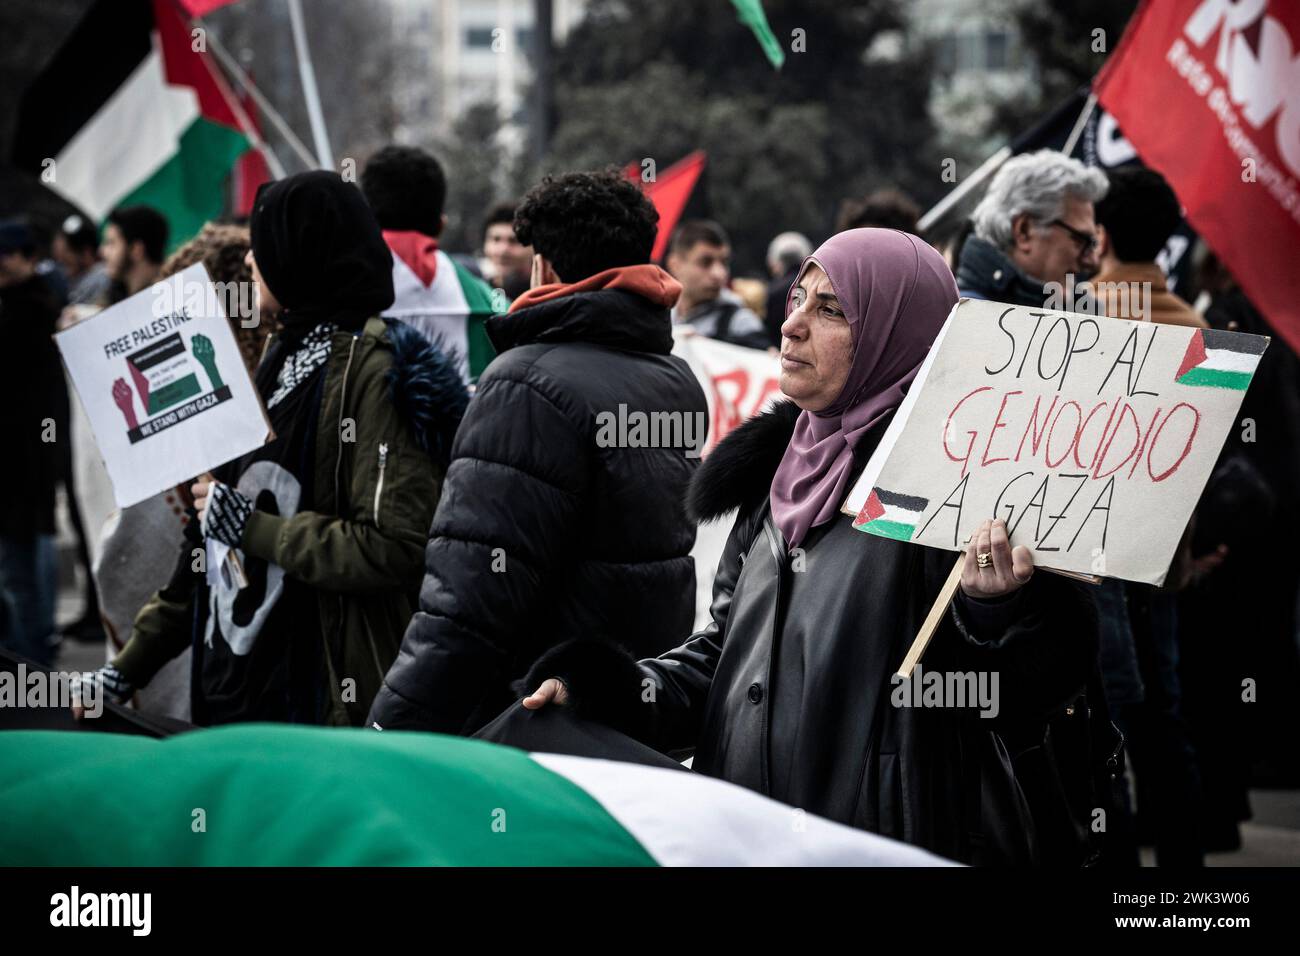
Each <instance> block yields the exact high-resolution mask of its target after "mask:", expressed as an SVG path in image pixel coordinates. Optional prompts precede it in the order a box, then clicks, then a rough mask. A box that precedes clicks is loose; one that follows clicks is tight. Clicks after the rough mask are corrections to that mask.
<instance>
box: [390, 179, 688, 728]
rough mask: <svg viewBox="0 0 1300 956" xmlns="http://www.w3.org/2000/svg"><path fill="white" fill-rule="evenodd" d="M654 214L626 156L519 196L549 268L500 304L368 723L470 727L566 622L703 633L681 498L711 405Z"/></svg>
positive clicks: (604, 636)
mask: <svg viewBox="0 0 1300 956" xmlns="http://www.w3.org/2000/svg"><path fill="white" fill-rule="evenodd" d="M657 220H658V214H657V213H656V212H655V210H654V207H653V205H651V203H650V202H649V200H648V199H646V198H645V196H644V195H643V194H642V192H641V191H640V189H639V188H638V187H637V186H636V184H634V183H631V182H629V181H626V180H624V179H623V178H622V177H621V176H620V175H619V174H618V172H617V171H616V170H606V171H603V172H596V173H570V174H567V175H564V176H560V177H556V178H551V177H548V178H547V179H545V180H543V181H542V183H541V184H540V185H539V186H537V187H536V188H535V189H534V190H533V191H532V192H531V193H530V194H529V195H528V196H527V197H525V199H524V201H523V202H522V203H521V204H520V206H519V208H518V209H517V211H516V214H515V230H516V232H517V233H518V236H519V240H520V241H521V242H523V243H525V244H527V245H531V246H532V247H533V249H534V252H535V257H534V261H533V288H532V289H530V290H529V291H528V292H527V293H525V294H524V295H523V296H521V297H520V299H519V300H518V301H516V302H515V304H514V306H512V308H511V310H510V313H509V314H507V315H499V316H495V317H494V318H492V319H489V320H488V334H489V335H490V337H491V338H492V342H493V344H494V345H495V347H496V349H497V352H498V356H497V358H496V359H495V360H494V361H493V362H492V364H491V365H490V366H488V368H487V369H486V370H485V371H484V373H483V375H482V377H481V378H480V380H479V384H478V391H477V394H476V396H475V398H474V399H473V401H472V402H471V403H470V408H469V411H468V413H467V414H466V416H465V420H464V422H463V423H462V425H461V428H460V431H459V433H458V434H457V437H456V442H455V445H454V446H453V448H452V463H451V467H450V468H449V470H448V472H447V479H446V483H445V485H444V486H443V496H442V500H441V502H440V503H439V506H438V510H437V513H436V514H435V516H434V520H433V528H432V530H431V531H430V540H429V544H428V547H427V549H426V552H425V562H426V574H425V578H424V586H423V588H422V589H421V592H420V610H419V612H418V613H416V615H415V617H414V618H413V619H412V620H411V623H410V626H409V627H408V629H407V632H406V636H405V638H404V639H403V641H402V647H401V651H400V652H399V654H398V657H397V660H396V662H395V663H394V664H393V666H392V667H391V668H390V669H389V672H388V676H387V677H386V679H385V681H384V687H383V688H382V690H381V691H380V693H379V695H378V697H377V698H376V699H375V703H374V705H373V707H372V708H371V711H370V718H369V723H370V725H371V726H372V727H375V728H377V729H380V730H388V729H418V730H431V731H438V732H442V733H460V734H471V733H473V732H474V731H476V730H477V729H479V728H480V727H482V726H483V725H484V724H485V723H487V722H488V721H489V720H491V719H492V718H494V717H496V715H497V714H499V713H500V712H501V711H502V710H503V709H505V708H506V707H508V706H509V705H510V704H511V703H512V702H513V700H514V697H513V695H512V692H511V689H510V685H511V682H512V681H514V680H516V679H518V678H520V677H522V676H523V675H524V674H525V673H526V672H527V670H528V665H529V664H530V663H531V662H532V661H534V660H536V659H537V657H538V655H539V654H541V653H543V652H545V651H546V650H547V649H549V648H551V647H554V646H556V645H558V644H560V643H561V642H563V641H565V640H569V639H572V638H575V637H586V638H594V639H597V640H601V641H606V642H610V643H616V644H618V645H619V646H621V647H622V648H624V649H625V650H626V651H628V652H630V653H631V654H633V655H636V656H638V657H640V656H646V655H651V656H653V655H655V654H658V653H660V652H662V651H665V650H667V649H669V648H670V647H672V646H674V645H675V644H676V643H677V642H678V641H679V640H680V639H681V638H682V637H684V636H685V635H686V634H689V633H690V630H691V625H692V620H693V617H694V599H695V565H694V561H693V559H692V558H691V556H690V551H691V547H692V545H693V544H694V541H695V525H694V523H692V522H691V521H690V520H689V519H688V518H687V515H686V512H685V507H684V505H683V501H684V495H685V491H686V488H687V485H688V484H689V482H690V479H691V476H692V474H693V473H694V471H695V469H696V466H697V465H698V463H699V462H698V455H699V450H700V449H701V448H702V447H703V444H704V440H705V430H706V427H707V405H706V402H705V398H704V393H703V391H702V389H701V388H700V386H699V383H698V381H697V380H696V378H695V376H694V375H693V374H692V372H691V371H690V369H689V368H688V367H687V365H686V363H685V362H683V361H682V360H681V359H678V358H676V357H674V356H672V355H670V354H669V353H670V352H671V350H672V331H671V324H670V320H669V312H668V310H669V308H670V307H671V306H672V305H673V304H674V303H675V302H676V301H677V297H678V295H679V294H680V292H681V286H680V285H679V284H678V283H677V282H676V281H675V280H674V279H673V278H672V277H671V276H669V275H668V274H667V273H666V272H664V271H663V270H662V269H660V268H659V267H657V266H654V265H651V264H650V263H649V261H648V260H649V258H650V251H651V248H652V245H653V242H654V237H655V229H656V222H657ZM665 413H666V417H664V415H665Z"/></svg>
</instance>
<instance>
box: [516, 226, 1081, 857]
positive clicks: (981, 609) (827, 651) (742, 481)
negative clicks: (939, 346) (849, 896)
mask: <svg viewBox="0 0 1300 956" xmlns="http://www.w3.org/2000/svg"><path fill="white" fill-rule="evenodd" d="M956 301H957V289H956V287H955V284H954V282H953V278H952V275H951V273H950V272H949V271H948V268H947V266H946V265H945V263H944V261H943V259H942V258H941V257H940V256H939V254H938V253H937V252H935V251H934V250H933V249H932V248H930V247H929V246H928V245H926V244H925V243H924V242H923V241H921V240H920V239H917V238H916V237H915V236H911V235H908V234H906V233H903V232H898V231H895V230H889V229H854V230H850V231H848V232H843V233H840V234H838V235H836V236H834V237H832V238H831V239H829V240H828V241H827V242H826V243H824V244H823V245H822V246H821V248H819V249H818V250H817V251H816V252H815V253H814V254H813V255H812V256H811V257H809V258H808V259H807V260H806V261H805V262H804V265H803V268H802V270H801V272H800V277H799V281H798V282H797V283H796V284H795V285H794V286H793V287H792V289H791V291H790V298H789V304H788V307H787V313H788V315H787V318H786V321H785V323H784V325H783V326H782V336H783V348H782V373H781V388H782V391H783V392H784V393H785V395H786V396H787V397H788V398H790V399H791V401H790V402H786V403H782V404H779V405H778V406H776V407H775V408H774V409H773V410H772V411H770V412H768V413H766V414H763V415H760V416H758V417H756V418H755V419H752V420H751V421H749V422H747V423H746V424H745V425H743V426H742V427H741V428H739V429H737V430H736V431H735V432H733V433H732V434H731V435H729V436H728V437H727V438H726V439H724V440H723V441H722V442H721V443H720V444H719V446H718V447H717V448H716V449H715V450H714V451H713V452H712V454H711V455H710V457H709V458H708V459H707V460H706V462H705V464H704V465H703V467H702V468H701V470H700V472H699V474H698V476H697V477H696V479H695V480H694V481H693V482H692V485H691V491H690V504H691V509H692V511H693V513H694V514H695V516H696V517H698V518H700V519H717V518H721V517H723V516H724V515H726V514H729V513H731V512H732V511H735V513H736V517H735V522H734V525H733V528H732V531H731V535H730V538H729V540H728V542H727V545H726V548H725V550H724V553H723V556H722V559H721V562H720V564H719V566H718V571H717V576H716V578H715V580H714V592H713V593H714V600H713V606H712V618H713V620H712V621H711V623H709V624H708V625H707V626H706V627H705V628H704V629H703V630H701V631H699V632H697V633H696V634H694V635H693V636H692V637H691V638H690V639H689V640H687V641H686V642H685V643H684V644H682V645H681V646H680V647H677V648H676V649H675V650H672V651H669V652H667V653H665V654H661V655H659V656H658V657H654V658H648V659H643V660H641V661H639V662H635V661H632V660H630V659H627V658H626V657H619V656H618V655H615V654H614V653H612V652H611V649H610V647H609V645H608V644H595V643H593V642H588V641H575V642H570V643H566V644H565V645H562V646H560V647H557V648H555V649H554V650H552V651H551V652H549V653H547V654H546V655H543V656H542V657H541V658H540V659H539V660H538V661H537V662H536V663H535V664H534V666H533V667H532V668H531V670H530V673H529V674H528V675H527V677H526V678H525V680H524V681H522V682H520V683H519V684H518V685H516V686H517V687H518V688H520V689H521V690H523V689H529V688H532V689H535V690H534V693H533V694H531V695H530V696H529V697H528V698H527V699H526V700H524V702H523V703H524V707H525V708H529V709H537V708H540V707H543V706H545V705H546V704H547V703H548V702H556V703H561V704H565V705H567V706H572V707H574V708H576V709H577V711H578V713H579V714H583V715H585V716H586V717H588V718H589V719H593V720H600V721H603V722H606V723H610V724H612V725H613V726H616V727H617V728H619V729H621V730H623V731H624V732H626V733H628V734H629V735H631V736H632V737H634V738H636V739H638V740H640V741H642V742H644V743H647V744H649V745H650V746H652V747H654V748H655V749H656V750H659V751H660V752H664V753H672V754H674V755H677V756H683V755H685V754H689V753H693V755H694V762H693V767H694V769H695V770H697V771H699V772H702V773H706V774H709V775H711V776H716V777H721V778H723V779H725V780H728V781H731V782H733V783H737V784H740V785H743V786H746V787H749V788H751V789H753V790H756V791H758V792H760V793H763V794H765V795H767V796H771V797H774V798H776V799H778V800H781V801H784V802H786V803H789V804H791V805H792V806H795V807H800V808H803V809H804V810H806V811H807V812H809V813H814V814H817V815H818V816H823V817H827V818H829V819H831V820H836V821H838V822H841V823H845V824H849V825H852V826H857V827H861V828H863V829H866V830H870V831H873V832H876V833H879V834H882V835H884V836H889V837H893V838H896V839H899V840H903V841H905V842H908V843H912V844H915V845H918V846H921V847H925V848H927V849H929V850H932V851H934V852H936V853H939V854H942V855H944V856H947V857H950V858H952V859H955V860H959V861H963V862H971V863H1030V862H1033V861H1035V859H1036V843H1035V836H1034V824H1033V817H1032V815H1031V813H1030V810H1029V807H1028V806H1027V803H1026V800H1025V797H1024V794H1023V793H1022V792H1021V788H1020V787H1019V785H1018V782H1017V778H1016V774H1015V771H1014V769H1013V765H1012V759H1011V757H1012V755H1011V754H1009V752H1008V748H1007V746H1006V744H1005V743H1004V741H1003V738H1002V736H1001V733H1000V731H1001V728H1003V727H1006V726H1008V725H1019V724H1023V723H1025V722H1029V723H1032V722H1036V721H1042V720H1044V719H1045V718H1047V717H1049V716H1050V715H1052V714H1053V713H1055V712H1057V711H1058V710H1060V709H1062V708H1064V707H1066V706H1067V705H1068V704H1069V703H1070V702H1071V701H1072V700H1074V699H1075V698H1076V696H1077V695H1079V693H1080V692H1081V691H1082V690H1083V688H1084V686H1085V683H1086V680H1087V677H1088V674H1089V670H1090V666H1091V662H1092V660H1093V658H1094V656H1095V654H1096V648H1097V645H1096V633H1095V620H1094V618H1093V615H1092V611H1091V605H1090V603H1089V601H1088V600H1087V597H1086V595H1085V594H1084V593H1082V591H1081V587H1080V585H1078V584H1077V583H1075V582H1073V581H1070V580H1067V579H1066V578H1063V577H1059V576H1055V575H1051V574H1042V573H1040V574H1034V568H1033V560H1032V555H1031V554H1030V552H1029V550H1028V549H1026V548H1024V547H1017V548H1015V549H1014V550H1013V549H1011V547H1010V545H1009V541H1008V538H1007V533H1006V527H1005V525H1004V524H1002V523H1001V522H989V521H986V522H984V523H983V524H982V525H981V526H980V528H979V529H978V531H977V532H976V533H975V534H974V535H973V536H972V538H971V542H970V545H969V549H968V553H967V560H966V563H965V567H964V570H963V573H962V576H961V587H960V591H959V594H958V596H957V598H956V600H955V601H954V602H953V605H952V607H951V610H950V611H949V612H948V613H947V614H946V615H945V617H944V619H943V622H942V624H941V625H940V627H939V628H938V630H937V632H936V633H935V635H934V637H933V640H932V642H931V644H930V646H929V648H928V650H927V651H926V654H925V657H924V658H923V660H922V662H921V667H922V670H923V671H926V672H929V671H936V672H941V673H943V674H947V673H952V672H961V673H971V672H973V673H975V674H976V675H978V674H981V673H982V674H985V675H989V683H990V685H991V675H993V674H996V675H997V677H998V683H997V685H996V693H995V694H994V695H993V701H992V703H993V706H992V707H991V708H982V709H981V708H977V707H976V706H970V705H968V706H967V707H966V708H959V707H954V706H952V704H953V702H952V701H948V702H947V704H948V706H941V707H915V706H900V705H899V699H900V698H896V697H895V692H896V691H897V690H898V686H897V685H896V684H895V683H894V681H893V680H892V679H891V678H892V677H893V675H894V673H895V672H896V670H897V669H898V667H899V665H900V663H901V662H902V660H903V658H904V655H905V654H906V653H907V651H908V648H909V646H910V645H911V643H912V640H913V638H914V637H915V636H916V634H917V632H918V630H919V629H920V627H921V624H922V622H923V621H924V619H925V617H926V615H927V613H928V611H929V609H930V606H931V605H932V603H933V602H934V600H935V597H936V595H937V594H938V592H939V590H940V589H941V587H942V585H943V583H944V581H945V579H946V578H947V576H948V572H949V571H950V570H951V568H952V565H953V556H952V554H951V553H950V552H946V551H941V550H936V549H932V548H925V547H917V546H915V545H912V544H909V543H906V542H902V541H895V540H892V539H889V538H882V537H877V536H874V535H868V534H862V533H861V532H859V531H857V530H855V529H854V527H853V518H852V517H851V516H848V515H844V514H841V513H840V511H839V509H840V506H841V504H842V502H843V501H844V498H845V496H846V495H847V493H848V491H849V489H850V488H851V486H852V484H853V483H854V481H855V480H856V478H857V476H858V475H859V474H860V473H861V471H862V469H863V467H864V466H865V465H866V463H867V461H868V459H869V458H870V456H871V453H872V451H873V450H874V449H875V447H876V445H877V443H878V442H879V440H880V438H881V436H882V434H883V432H884V430H885V428H886V426H887V425H888V424H889V422H890V420H891V418H892V416H893V414H894V412H895V411H896V410H897V409H898V407H899V404H900V403H901V401H902V399H903V397H904V395H905V394H906V391H907V388H908V386H909V384H910V383H911V382H912V380H913V379H914V378H915V376H916V374H917V371H918V370H919V367H920V365H921V363H922V361H923V359H924V358H925V355H926V352H927V350H928V349H929V347H930V344H931V342H933V340H934V338H935V335H936V334H937V333H938V331H939V329H940V328H941V326H942V325H943V322H944V320H945V318H946V317H947V315H948V313H949V310H950V309H951V307H952V306H953V304H954V303H955V302H956ZM986 553H987V554H989V555H990V556H991V561H990V563H989V566H988V567H987V568H981V567H980V566H979V564H980V562H979V561H977V559H976V556H977V555H978V554H986ZM908 699H909V700H910V699H911V698H910V694H909V695H908ZM981 711H983V712H984V713H988V714H991V713H992V712H993V711H996V716H981ZM1040 726H1041V725H1040Z"/></svg>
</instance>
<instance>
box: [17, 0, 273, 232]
mask: <svg viewBox="0 0 1300 956" xmlns="http://www.w3.org/2000/svg"><path fill="white" fill-rule="evenodd" d="M190 29H191V28H190V26H189V24H188V23H187V22H186V21H185V20H183V19H182V17H181V15H180V13H179V12H178V8H177V6H176V4H175V3H174V2H173V0H98V2H96V3H95V4H94V5H93V6H92V7H91V8H90V10H89V11H88V12H87V13H86V15H85V16H84V17H83V18H82V19H81V21H80V22H79V23H78V24H77V26H76V28H75V29H74V30H73V31H72V34H71V35H70V36H69V37H68V39H67V40H66V41H65V42H64V44H63V46H62V47H60V48H59V50H58V52H57V53H56V54H55V55H54V58H53V59H52V60H51V61H50V62H49V64H48V65H47V66H46V68H45V69H44V70H43V71H42V73H41V74H40V75H39V76H38V77H37V78H36V79H35V81H33V83H32V85H31V86H30V87H29V88H28V89H27V92H26V93H25V94H24V96H23V99H22V103H21V105H20V107H19V116H18V124H17V126H16V128H15V130H14V156H13V159H14V164H15V165H16V166H18V167H19V168H20V169H23V170H26V171H27V172H29V173H31V174H32V175H34V176H40V177H41V178H42V181H44V182H45V183H46V185H48V186H49V187H50V188H51V189H53V190H54V191H55V192H57V193H59V194H60V195H62V196H63V197H64V198H66V199H67V200H68V201H69V202H71V203H73V204H74V205H76V206H78V207H80V208H81V209H82V210H83V211H84V212H86V213H87V214H88V215H89V216H91V218H93V219H94V220H95V221H97V222H102V221H103V219H104V217H105V216H106V215H108V213H109V212H111V211H112V210H113V208H114V207H116V206H129V205H135V204H137V203H143V204H145V205H148V206H153V207H154V208H155V209H157V210H158V211H159V212H161V213H162V214H163V215H164V216H166V217H167V220H168V223H169V225H170V227H171V239H170V243H169V244H170V246H171V247H172V248H174V247H176V246H178V245H180V244H181V243H182V242H184V241H186V240H187V239H189V238H190V237H191V236H193V235H194V234H195V233H196V232H198V230H199V228H200V227H201V226H202V225H203V223H204V222H206V221H207V220H209V219H212V218H215V217H217V216H219V215H220V214H221V213H222V211H223V207H224V206H225V191H224V189H223V187H224V185H225V181H226V177H227V175H228V174H229V173H230V170H231V167H232V166H234V164H235V162H236V160H237V159H238V158H239V157H240V155H241V154H242V153H244V152H245V151H247V150H248V148H249V142H248V140H247V138H246V137H245V136H244V134H243V133H242V132H240V131H239V126H238V122H237V121H236V119H235V115H234V112H233V111H232V110H231V108H230V106H229V104H228V103H227V101H226V99H225V97H224V96H223V95H222V91H221V89H220V88H219V87H218V86H217V80H216V79H214V73H213V72H211V71H210V69H209V67H210V66H211V64H210V63H209V62H208V61H207V60H206V57H208V56H209V54H207V53H204V52H201V51H196V50H195V49H194V47H195V46H196V45H200V44H199V43H197V42H196V41H195V39H194V38H193V37H192V36H191V32H190ZM48 160H53V161H54V162H53V165H52V166H51V165H50V164H49V163H48V162H47V161H48Z"/></svg>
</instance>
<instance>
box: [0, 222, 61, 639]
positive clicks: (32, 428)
mask: <svg viewBox="0 0 1300 956" xmlns="http://www.w3.org/2000/svg"><path fill="white" fill-rule="evenodd" d="M61 307H62V302H61V301H60V300H59V297H58V295H57V294H56V293H55V292H54V290H53V288H51V286H50V285H49V283H48V282H47V281H46V279H45V277H44V276H41V275H38V274H37V272H36V258H35V247H34V242H33V239H32V236H31V233H30V231H29V230H28V228H27V226H26V225H24V224H23V223H21V222H17V221H14V220H9V221H6V222H0V341H3V342H4V348H3V350H0V355H3V363H4V365H3V369H0V408H3V409H4V416H5V419H4V420H5V424H6V429H5V430H6V432H7V433H8V434H7V436H6V439H7V440H6V442H5V450H6V455H5V463H4V467H3V468H0V645H3V646H5V647H7V648H9V649H11V650H14V651H17V652H18V653H19V654H23V655H24V656H26V657H30V658H32V659H33V660H35V661H37V662H39V663H41V664H47V665H48V664H50V663H52V661H53V658H54V649H53V647H52V646H51V644H50V637H51V635H52V634H53V632H54V599H55V586H56V584H57V577H58V572H57V568H56V567H55V552H54V489H55V486H56V485H57V484H58V479H59V462H58V448H59V445H58V442H66V441H68V440H69V438H70V436H69V435H68V393H67V389H66V387H65V385H64V383H63V369H62V367H61V366H60V364H59V355H58V352H57V350H56V349H55V347H54V341H53V340H52V339H51V338H50V336H51V335H52V334H53V333H54V324H55V322H56V321H57V320H58V317H59V309H60V308H61Z"/></svg>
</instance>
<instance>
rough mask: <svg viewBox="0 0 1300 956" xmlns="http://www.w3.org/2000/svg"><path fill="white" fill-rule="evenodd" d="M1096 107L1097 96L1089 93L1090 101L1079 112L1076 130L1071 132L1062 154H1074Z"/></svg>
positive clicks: (1075, 122)
mask: <svg viewBox="0 0 1300 956" xmlns="http://www.w3.org/2000/svg"><path fill="white" fill-rule="evenodd" d="M1096 105H1097V94H1096V93H1093V92H1091V91H1089V93H1088V99H1087V100H1086V101H1085V102H1084V104H1083V109H1081V110H1080V111H1079V118H1078V119H1077V120H1075V121H1074V129H1072V130H1070V135H1069V137H1068V138H1067V139H1066V140H1065V145H1064V146H1062V147H1061V152H1062V153H1064V154H1065V155H1066V156H1069V155H1070V154H1071V153H1073V152H1074V147H1075V145H1076V144H1077V143H1078V142H1079V137H1080V136H1082V135H1083V131H1084V128H1085V127H1087V125H1088V118H1089V117H1090V116H1092V111H1093V109H1094V108H1095V107H1096Z"/></svg>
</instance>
